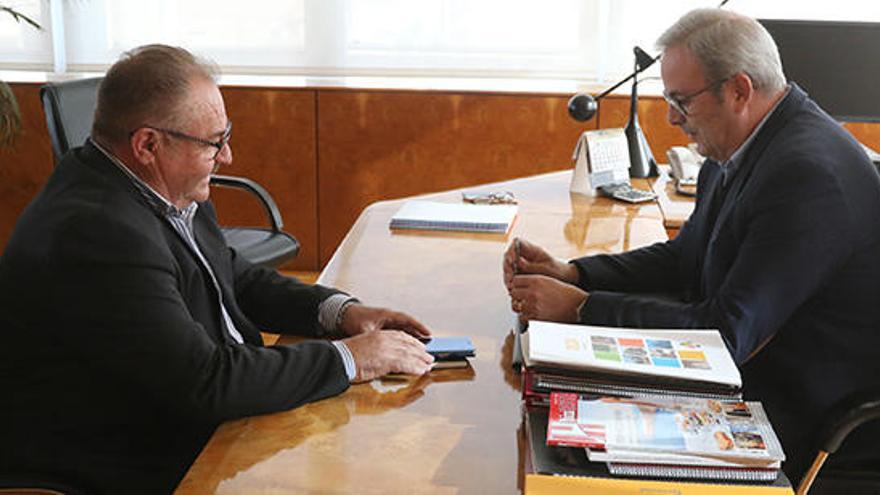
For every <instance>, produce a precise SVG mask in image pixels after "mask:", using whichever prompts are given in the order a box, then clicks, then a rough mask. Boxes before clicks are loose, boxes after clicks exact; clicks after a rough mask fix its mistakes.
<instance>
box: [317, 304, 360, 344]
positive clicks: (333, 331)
mask: <svg viewBox="0 0 880 495" xmlns="http://www.w3.org/2000/svg"><path fill="white" fill-rule="evenodd" d="M356 302H359V301H358V300H357V299H356V298H354V297H351V296H349V295H348V294H333V295H332V296H330V297H328V298H327V299H324V301H322V302H321V304H320V306H318V324H319V325H320V328H321V331H319V336H321V337H330V336H334V335H338V336H341V335H343V332H342V327H341V323H342V317H343V316H344V309H346V308H347V307H348V306H350V305H351V304H353V303H356Z"/></svg>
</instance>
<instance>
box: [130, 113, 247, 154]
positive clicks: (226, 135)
mask: <svg viewBox="0 0 880 495" xmlns="http://www.w3.org/2000/svg"><path fill="white" fill-rule="evenodd" d="M143 127H146V128H147V129H153V130H154V131H159V132H164V133H165V134H168V135H169V136H171V137H175V138H177V139H183V140H186V141H192V142H194V143H199V144H203V145H205V146H213V147H214V148H217V151H216V152H215V153H214V156H212V157H211V159H212V160H216V159H217V155H219V154H220V152H221V151H223V147H224V146H226V145H227V144H228V143H229V139H230V138H231V137H232V121H229V122H227V123H226V130H224V131H223V135H222V136H220V139H218V140H217V141H209V140H207V139H202V138H200V137H196V136H191V135H189V134H186V133H183V132H180V131H175V130H174V129H166V128H164V127H154V126H151V125H145V126H143ZM132 134H134V131H132Z"/></svg>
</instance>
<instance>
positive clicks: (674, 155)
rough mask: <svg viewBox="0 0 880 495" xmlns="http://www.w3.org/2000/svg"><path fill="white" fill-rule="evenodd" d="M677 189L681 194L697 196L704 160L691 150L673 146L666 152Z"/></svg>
mask: <svg viewBox="0 0 880 495" xmlns="http://www.w3.org/2000/svg"><path fill="white" fill-rule="evenodd" d="M666 156H667V157H668V158H669V165H670V167H671V168H672V177H673V178H674V179H675V188H676V190H677V191H678V192H679V193H681V194H686V195H690V196H694V195H696V193H697V192H696V186H697V176H698V175H699V174H700V166H701V165H702V164H703V160H704V158H703V157H702V156H700V155H699V154H698V153H696V152H695V151H693V150H692V149H690V148H685V147H684V146H673V147H672V148H670V149H669V151H667V152H666Z"/></svg>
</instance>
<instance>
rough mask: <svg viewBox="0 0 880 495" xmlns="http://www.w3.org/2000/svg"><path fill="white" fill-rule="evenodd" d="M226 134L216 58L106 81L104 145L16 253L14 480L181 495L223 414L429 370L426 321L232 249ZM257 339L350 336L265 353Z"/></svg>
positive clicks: (3, 461) (5, 322)
mask: <svg viewBox="0 0 880 495" xmlns="http://www.w3.org/2000/svg"><path fill="white" fill-rule="evenodd" d="M230 131H231V125H230V123H229V120H228V119H227V117H226V112H225V109H224V105H223V100H222V97H221V95H220V92H219V90H218V89H217V86H216V84H215V82H214V80H213V75H212V72H211V68H210V66H209V65H207V64H205V63H203V62H201V61H199V60H197V59H196V58H194V57H193V56H192V55H191V54H189V53H188V52H186V51H185V50H183V49H180V48H173V47H168V46H159V45H153V46H147V47H142V48H139V49H136V50H134V51H132V52H130V53H128V54H126V55H125V56H124V57H123V58H122V59H121V60H120V61H119V62H117V63H116V64H115V65H114V66H113V67H112V68H111V69H110V70H109V72H108V73H107V76H106V78H105V79H104V81H103V83H102V86H101V88H100V90H99V95H98V108H97V110H96V114H95V123H94V127H93V130H92V137H91V138H90V139H89V140H88V141H87V142H86V143H85V145H84V146H83V147H81V148H77V149H74V150H72V151H71V152H70V153H69V154H67V156H65V157H64V159H63V161H62V162H61V164H60V165H59V166H58V167H57V168H56V170H55V172H54V173H53V174H52V176H51V178H50V179H49V181H48V182H47V184H46V185H45V187H44V188H43V190H42V191H41V192H40V193H39V195H38V196H37V197H36V199H35V200H34V201H33V203H31V204H30V205H29V206H28V208H27V209H26V210H25V212H24V213H23V214H22V216H21V218H20V219H19V221H18V224H17V226H16V228H15V231H14V233H13V235H12V238H11V239H10V240H9V243H8V245H7V247H6V250H5V252H4V254H3V257H2V259H0V342H2V344H0V393H2V397H3V403H2V406H0V442H2V449H0V478H2V477H3V476H4V475H6V476H8V475H10V474H13V475H18V476H20V477H25V478H26V477H32V478H34V479H47V478H49V479H55V480H58V481H61V482H64V483H67V484H72V485H74V486H77V487H80V488H81V489H83V490H85V491H86V492H87V493H168V492H170V491H172V490H173V489H174V487H175V486H176V485H177V483H178V482H179V481H180V479H181V478H182V476H183V475H184V473H185V472H186V469H187V468H188V467H189V465H190V464H191V463H192V461H193V460H194V459H195V457H196V455H197V454H198V453H199V451H200V450H201V448H202V446H203V445H204V444H205V442H206V441H207V440H208V438H209V437H210V435H211V434H212V432H213V431H214V429H215V427H216V426H217V425H218V424H220V423H221V422H223V421H226V420H230V419H234V418H239V417H242V416H247V415H254V414H263V413H269V412H273V411H280V410H285V409H290V408H293V407H297V406H299V405H301V404H305V403H307V402H311V401H315V400H319V399H322V398H325V397H330V396H333V395H336V394H339V393H341V392H343V391H344V390H346V388H347V387H348V386H349V383H350V382H357V381H367V380H371V379H373V378H375V377H377V376H381V375H383V374H386V373H389V372H405V373H414V374H420V373H424V372H426V371H428V370H429V369H430V365H431V363H432V361H433V359H432V358H431V356H430V355H428V354H427V353H426V352H425V350H424V345H423V344H422V343H421V342H419V341H418V340H417V339H416V338H415V337H413V335H415V336H426V335H428V334H429V332H428V330H427V329H426V328H425V327H424V326H423V325H422V324H421V323H419V322H418V321H416V320H414V319H413V318H411V317H410V316H407V315H405V314H402V313H398V312H394V311H390V310H387V309H382V308H375V307H369V306H365V305H360V304H358V302H357V300H355V299H353V298H351V297H350V296H348V295H346V294H343V293H341V292H340V291H337V290H334V289H330V288H327V287H322V286H319V285H312V286H310V285H306V284H303V283H300V282H299V281H297V280H295V279H292V278H285V277H283V276H281V275H279V274H278V273H277V272H275V271H273V270H269V269H266V268H262V267H258V266H254V265H252V264H250V263H248V262H247V261H246V260H244V259H242V258H241V257H240V256H238V255H237V254H236V252H235V251H234V250H231V249H230V248H229V247H228V246H227V245H226V244H225V242H224V239H223V236H222V234H221V232H220V230H219V227H218V225H217V221H216V218H215V215H214V210H213V207H212V206H211V203H210V202H208V201H207V199H208V183H209V175H210V174H211V173H212V171H214V170H216V168H217V167H218V166H219V165H223V164H227V163H229V162H231V160H232V151H231V149H230V147H229V142H228V141H229V136H230ZM260 329H268V330H271V331H276V332H283V333H295V334H300V335H305V336H314V337H335V338H339V340H333V341H329V340H326V339H322V340H309V341H305V342H303V343H300V344H296V345H276V346H271V347H264V345H263V341H262V338H261V336H260V332H259V330H260ZM379 330H390V331H379Z"/></svg>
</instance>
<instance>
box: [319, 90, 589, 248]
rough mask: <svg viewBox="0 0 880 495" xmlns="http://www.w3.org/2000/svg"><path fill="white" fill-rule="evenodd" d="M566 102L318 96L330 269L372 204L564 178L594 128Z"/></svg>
mask: <svg viewBox="0 0 880 495" xmlns="http://www.w3.org/2000/svg"><path fill="white" fill-rule="evenodd" d="M566 101H567V97H564V96H541V95H497V94H474V93H465V94H448V93H434V92H413V91H332V90H325V91H319V93H318V161H319V169H318V170H319V172H318V174H319V178H318V185H319V193H318V201H319V215H320V220H319V224H320V226H321V228H320V239H321V240H320V245H321V261H322V263H324V262H326V261H327V260H329V258H330V256H331V255H332V254H333V251H334V250H335V249H336V246H337V245H338V244H339V242H340V241H341V240H342V238H343V237H344V235H345V233H346V232H347V231H348V228H349V227H350V226H351V225H352V223H353V222H354V220H355V219H356V218H357V216H358V214H359V213H360V212H361V210H362V209H363V208H364V207H365V206H367V205H369V204H370V203H372V202H374V201H378V200H381V199H390V198H400V197H404V196H410V195H414V194H420V193H426V192H432V191H441V190H445V189H450V188H457V187H463V186H468V185H475V184H481V183H486V182H493V181H499V180H505V179H510V178H514V177H522V176H527V175H533V174H538V173H541V172H547V171H552V170H560V169H564V168H567V167H569V166H571V153H572V149H573V147H574V144H575V142H576V140H577V137H578V135H579V134H580V132H582V131H583V130H584V129H585V128H586V127H588V126H589V127H594V126H595V123H590V124H588V125H587V126H585V125H583V124H580V123H577V122H575V121H573V120H571V119H570V118H569V117H568V114H567V112H566Z"/></svg>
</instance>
